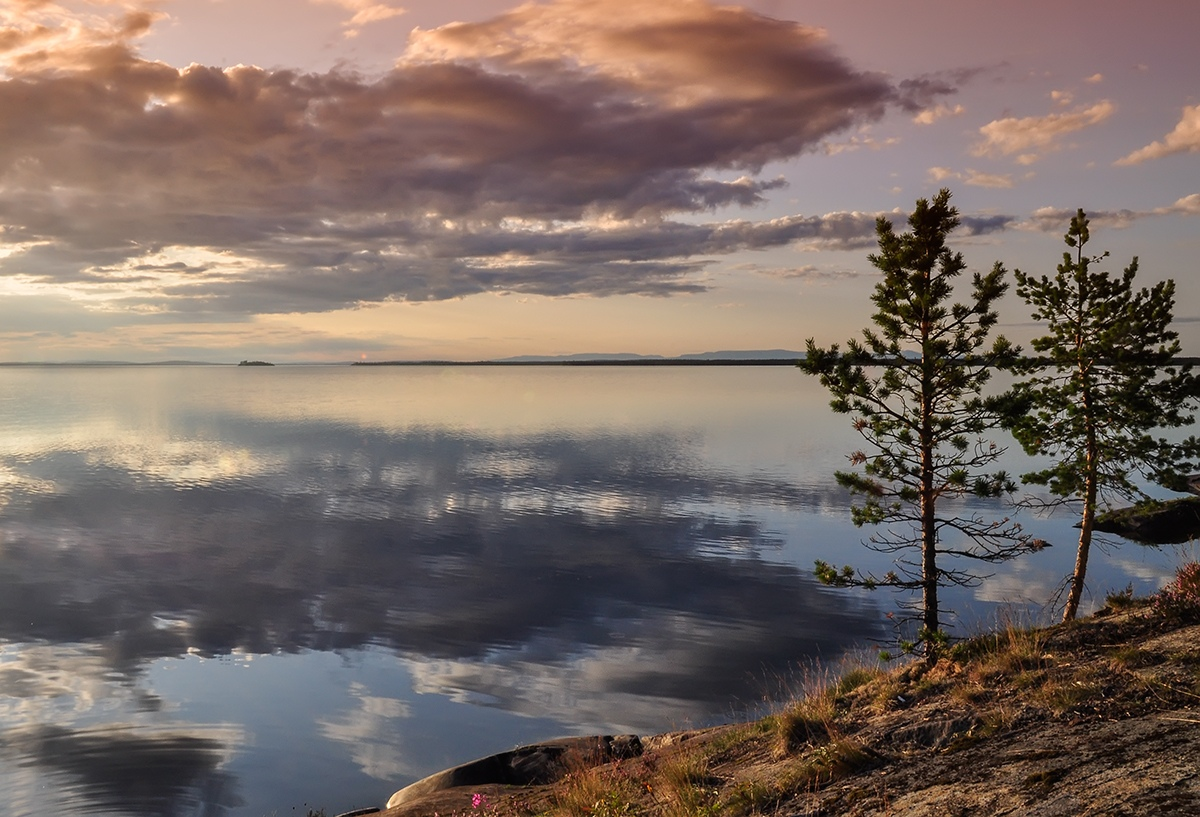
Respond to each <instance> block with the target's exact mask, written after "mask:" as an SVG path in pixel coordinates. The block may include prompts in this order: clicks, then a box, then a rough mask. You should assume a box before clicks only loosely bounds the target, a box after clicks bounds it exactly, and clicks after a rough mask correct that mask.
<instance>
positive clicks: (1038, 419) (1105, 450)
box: [1009, 210, 1200, 621]
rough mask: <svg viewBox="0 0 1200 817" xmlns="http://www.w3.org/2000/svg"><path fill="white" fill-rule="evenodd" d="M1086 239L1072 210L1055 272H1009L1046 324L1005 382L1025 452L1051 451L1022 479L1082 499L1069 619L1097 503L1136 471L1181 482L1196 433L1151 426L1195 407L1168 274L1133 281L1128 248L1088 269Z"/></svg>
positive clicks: (1084, 224)
mask: <svg viewBox="0 0 1200 817" xmlns="http://www.w3.org/2000/svg"><path fill="white" fill-rule="evenodd" d="M1089 238H1090V236H1089V233H1088V219H1087V217H1086V215H1085V214H1084V212H1083V210H1080V211H1079V212H1078V213H1077V214H1076V215H1075V217H1074V218H1072V219H1071V226H1070V228H1069V229H1068V230H1067V234H1066V236H1065V239H1066V243H1067V246H1068V247H1070V250H1068V251H1067V252H1064V253H1063V260H1062V263H1061V264H1059V265H1058V272H1057V274H1056V275H1054V276H1053V277H1047V276H1044V275H1043V276H1041V277H1035V276H1032V275H1026V274H1025V273H1023V272H1021V271H1020V270H1016V271H1015V273H1014V274H1015V277H1016V279H1017V294H1019V295H1020V296H1021V297H1022V298H1024V299H1025V301H1026V303H1028V304H1029V305H1030V306H1031V307H1032V308H1033V318H1034V320H1038V321H1045V323H1046V324H1047V334H1045V335H1043V336H1042V337H1039V338H1037V339H1036V340H1034V341H1033V343H1032V344H1031V345H1032V347H1033V350H1034V351H1035V352H1039V353H1042V355H1043V357H1042V358H1041V359H1034V360H1027V361H1022V363H1021V364H1019V366H1018V371H1019V372H1021V373H1022V374H1024V375H1027V378H1026V379H1025V380H1024V381H1022V382H1019V383H1018V384H1017V385H1016V386H1014V388H1013V390H1012V392H1011V396H1012V398H1013V407H1012V416H1011V418H1010V420H1009V424H1010V425H1011V428H1012V431H1013V436H1015V437H1016V438H1017V440H1018V441H1019V442H1020V443H1021V446H1022V447H1023V448H1024V449H1025V451H1026V452H1027V453H1029V454H1034V455H1045V456H1049V457H1051V458H1053V459H1055V460H1056V461H1055V463H1054V464H1053V465H1051V466H1049V467H1047V468H1044V469H1042V470H1040V471H1035V472H1033V473H1030V474H1025V475H1024V476H1023V477H1022V479H1023V480H1024V481H1025V482H1027V483H1031V484H1035V485H1045V486H1047V487H1048V488H1049V490H1050V492H1051V494H1053V495H1055V496H1057V497H1060V498H1061V499H1062V500H1064V501H1070V502H1075V503H1078V504H1079V505H1080V517H1081V518H1080V525H1079V545H1078V548H1077V550H1076V558H1075V569H1074V572H1073V573H1072V575H1071V577H1070V579H1069V585H1068V590H1067V600H1066V605H1065V607H1064V609H1063V620H1064V621H1069V620H1070V619H1073V618H1075V615H1076V613H1077V612H1078V611H1079V604H1080V601H1081V600H1082V598H1083V591H1084V582H1085V579H1086V576H1087V565H1088V555H1089V551H1090V549H1091V544H1092V534H1093V530H1094V528H1095V521H1096V512H1097V508H1098V507H1099V506H1100V505H1101V504H1107V503H1108V502H1110V501H1111V500H1112V499H1114V498H1117V497H1120V498H1124V499H1130V500H1132V499H1137V498H1141V497H1143V496H1144V493H1143V491H1142V490H1141V489H1140V487H1139V486H1138V484H1137V482H1135V478H1136V477H1137V476H1138V475H1139V474H1140V475H1141V476H1142V477H1143V478H1146V479H1150V480H1152V481H1155V482H1158V483H1161V484H1164V485H1168V486H1174V485H1178V484H1179V483H1180V482H1181V480H1182V475H1183V473H1184V472H1186V471H1187V470H1190V469H1192V468H1193V467H1194V466H1193V463H1191V462H1188V461H1187V459H1188V458H1189V457H1194V456H1196V455H1197V453H1198V450H1200V447H1198V445H1197V441H1196V440H1195V438H1189V439H1188V440H1185V441H1183V442H1181V443H1174V444H1173V443H1170V442H1168V441H1167V440H1165V439H1163V438H1161V437H1158V436H1155V435H1153V434H1152V433H1151V432H1152V431H1154V430H1155V429H1159V428H1177V427H1180V426H1184V425H1188V424H1190V423H1191V422H1192V421H1193V420H1192V412H1193V411H1194V410H1195V407H1196V395H1197V381H1196V378H1195V377H1194V376H1193V375H1192V373H1191V367H1189V366H1177V365H1175V364H1174V362H1173V361H1174V358H1175V357H1176V355H1177V354H1178V353H1179V340H1178V335H1177V334H1176V333H1175V332H1173V331H1171V328H1170V326H1171V320H1172V310H1173V309H1174V304H1175V282H1174V281H1170V280H1168V281H1163V282H1161V283H1158V284H1155V285H1154V286H1152V287H1150V288H1148V289H1146V288H1143V289H1139V290H1135V289H1134V283H1133V282H1134V278H1135V276H1136V275H1137V271H1138V260H1137V258H1134V259H1133V261H1132V263H1130V265H1129V266H1128V267H1126V268H1125V271H1124V273H1123V274H1122V275H1121V276H1120V277H1119V278H1116V277H1112V276H1110V275H1109V274H1108V273H1107V272H1097V271H1093V269H1092V265H1093V264H1097V263H1098V262H1099V261H1101V260H1102V259H1103V258H1105V257H1106V256H1107V255H1108V253H1104V255H1101V256H1097V257H1090V256H1088V255H1087V253H1086V252H1085V249H1084V247H1085V245H1086V244H1087V243H1088V240H1089Z"/></svg>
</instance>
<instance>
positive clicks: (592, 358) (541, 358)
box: [491, 349, 804, 363]
mask: <svg viewBox="0 0 1200 817" xmlns="http://www.w3.org/2000/svg"><path fill="white" fill-rule="evenodd" d="M802 357H804V353H803V352H793V351H789V350H787V349H765V350H738V351H732V350H730V351H721V352H699V353H695V354H689V355H680V356H679V357H663V356H662V355H638V354H633V353H630V352H618V353H614V354H605V353H599V352H584V353H581V354H574V355H518V356H517V357H505V358H500V359H497V360H493V361H491V362H492V363H589V362H597V361H612V362H615V363H630V362H635V361H639V360H663V361H671V360H798V359H800V358H802Z"/></svg>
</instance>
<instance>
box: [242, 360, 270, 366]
mask: <svg viewBox="0 0 1200 817" xmlns="http://www.w3.org/2000/svg"><path fill="white" fill-rule="evenodd" d="M238 365H239V366H274V365H275V364H274V363H268V362H267V361H265V360H243V361H242V362H241V363H239V364H238Z"/></svg>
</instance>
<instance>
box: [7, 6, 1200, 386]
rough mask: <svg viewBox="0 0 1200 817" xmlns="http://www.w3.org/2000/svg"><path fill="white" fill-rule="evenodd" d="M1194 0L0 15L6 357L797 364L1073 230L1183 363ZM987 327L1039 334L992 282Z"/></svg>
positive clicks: (1045, 253) (1196, 65)
mask: <svg viewBox="0 0 1200 817" xmlns="http://www.w3.org/2000/svg"><path fill="white" fill-rule="evenodd" d="M1198 32H1200V3H1198V2H1195V0H1148V1H1147V2H1143V3H1130V2H1125V0H1087V2H1083V0H1060V1H1059V2H1053V3H1046V2H1044V0H1037V2H1031V1H1029V0H1009V2H1005V3H964V2H961V0H906V2H892V3H883V2H878V3H877V2H867V1H866V0H754V2H745V3H741V4H729V5H715V4H712V3H709V2H706V1H705V0H654V1H653V2H637V0H546V1H545V2H534V3H526V4H524V5H518V4H516V3H513V2H503V1H501V0H437V2H433V0H396V1H395V2H392V0H62V1H61V2H52V1H51V0H0V361H67V360H81V359H108V360H130V361H154V360H166V359H192V360H209V361H236V360H239V359H242V358H264V359H268V360H274V361H276V362H286V361H346V360H360V359H367V360H392V359H430V358H437V359H451V360H474V359H483V358H498V357H506V356H511V355H522V354H571V353H580V352H610V353H612V352H638V353H643V354H660V355H678V354H684V353H690V352H703V351H711V350H718V349H770V348H789V349H799V348H802V347H803V344H804V340H805V338H807V337H809V336H814V337H816V338H817V340H818V341H819V342H822V343H829V342H837V341H844V340H845V339H846V338H848V337H849V336H851V335H853V334H856V333H857V331H858V329H860V328H861V327H863V326H865V325H866V324H867V322H868V320H869V315H870V313H871V311H872V310H871V305H870V303H869V302H868V297H869V293H870V290H871V287H872V285H873V283H874V281H875V278H874V275H873V269H872V267H871V266H870V264H869V263H868V261H867V258H866V256H867V254H868V253H869V252H870V251H871V249H872V247H873V245H874V238H873V230H874V220H875V218H876V216H877V215H879V214H889V217H891V218H894V220H896V221H897V222H898V223H899V222H902V221H903V219H904V217H905V213H906V212H907V209H908V208H910V207H911V206H912V203H913V201H914V200H915V199H917V198H918V197H927V196H932V195H934V194H936V192H937V190H938V189H939V188H940V187H943V186H947V187H950V188H951V189H952V190H953V191H954V201H955V203H956V204H957V206H958V207H959V209H960V211H961V212H962V215H963V226H962V227H961V228H960V230H959V232H958V233H957V234H956V237H955V241H954V244H955V246H956V247H957V248H958V249H961V250H962V251H963V252H964V253H965V255H966V257H967V260H968V262H969V263H970V265H971V266H972V267H973V268H975V269H986V268H989V267H990V266H991V264H992V263H993V262H994V261H996V260H1000V261H1002V262H1003V263H1004V264H1005V265H1006V266H1008V267H1009V268H1010V269H1011V268H1013V267H1017V268H1020V269H1022V270H1024V271H1026V272H1046V273H1050V272H1053V270H1054V266H1055V265H1056V264H1057V263H1058V261H1059V260H1060V258H1061V254H1062V251H1063V249H1064V245H1063V244H1062V234H1063V233H1064V232H1065V230H1066V228H1067V225H1068V222H1069V219H1070V216H1071V215H1072V214H1073V213H1074V211H1075V209H1076V208H1078V207H1083V208H1085V209H1086V210H1087V211H1088V212H1089V213H1090V214H1091V215H1092V219H1093V220H1092V245H1090V246H1092V247H1094V249H1095V251H1096V252H1097V253H1099V252H1102V251H1104V250H1108V251H1110V252H1111V253H1112V255H1111V257H1110V258H1109V259H1108V260H1107V261H1106V263H1108V264H1109V266H1110V268H1111V269H1112V270H1113V271H1119V270H1120V269H1121V268H1122V267H1124V266H1125V265H1126V264H1127V263H1128V262H1129V260H1130V258H1131V257H1132V256H1134V255H1137V256H1140V259H1141V273H1140V276H1139V280H1140V281H1141V282H1142V283H1144V284H1147V285H1148V284H1151V283H1153V282H1156V281H1158V280H1161V279H1163V278H1168V277H1169V278H1174V279H1175V280H1176V282H1177V285H1178V292H1177V305H1176V311H1175V315H1176V328H1177V329H1178V331H1179V332H1180V334H1181V337H1182V340H1183V345H1184V351H1185V352H1187V353H1190V354H1200V48H1197V46H1196V37H1197V33H1198ZM1002 329H1003V331H1004V332H1005V333H1006V334H1008V335H1009V336H1010V337H1012V338H1014V339H1015V340H1017V341H1019V342H1027V341H1028V339H1029V337H1031V336H1032V333H1034V332H1035V331H1036V327H1035V326H1034V325H1032V324H1031V323H1030V322H1029V320H1028V311H1027V309H1026V308H1025V306H1024V305H1023V304H1022V303H1020V302H1019V301H1018V300H1017V299H1015V298H1009V299H1007V300H1006V301H1005V303H1004V304H1003V314H1002Z"/></svg>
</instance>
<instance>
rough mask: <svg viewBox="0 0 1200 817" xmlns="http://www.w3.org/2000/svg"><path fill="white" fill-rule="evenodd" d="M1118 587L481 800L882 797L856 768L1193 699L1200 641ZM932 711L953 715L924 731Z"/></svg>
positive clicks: (702, 816)
mask: <svg viewBox="0 0 1200 817" xmlns="http://www.w3.org/2000/svg"><path fill="white" fill-rule="evenodd" d="M1192 589H1193V588H1192V587H1191V586H1187V587H1185V588H1184V591H1185V592H1189V593H1190V592H1191V591H1192ZM1197 593H1198V594H1200V590H1198V591H1197ZM1119 595H1120V596H1121V597H1122V598H1121V600H1120V601H1118V602H1117V605H1124V610H1125V612H1123V613H1115V612H1113V611H1112V610H1111V609H1110V610H1109V611H1108V612H1107V613H1105V614H1103V615H1102V616H1100V617H1097V618H1096V619H1095V620H1094V621H1093V622H1092V623H1090V624H1085V623H1080V624H1077V625H1057V626H1054V627H1050V628H1030V627H1020V626H1016V625H1015V624H1007V625H1005V626H1003V627H1001V628H1000V629H998V630H997V631H996V632H993V633H987V634H984V635H981V636H979V637H977V638H973V639H970V640H968V641H964V642H962V643H960V644H957V645H955V646H954V647H952V648H950V649H948V650H947V651H946V653H945V655H944V656H943V658H942V659H941V660H940V661H939V662H938V663H937V664H935V665H933V666H928V665H926V664H924V663H923V662H916V663H913V664H909V665H907V666H902V667H896V668H893V669H890V670H886V669H884V668H881V667H880V666H878V665H872V664H867V663H865V662H862V661H860V662H858V663H852V664H850V665H848V666H846V667H844V668H843V669H842V671H840V672H838V673H836V674H834V673H832V672H830V673H828V674H827V675H820V674H819V673H817V672H816V671H814V672H812V673H810V674H809V675H808V676H807V677H806V678H805V680H806V681H807V683H806V684H805V685H804V689H805V692H804V694H802V695H800V696H798V697H797V698H796V699H795V700H794V701H792V702H791V703H789V704H788V705H786V706H785V707H784V708H782V709H781V711H779V712H777V713H776V714H774V715H771V716H768V717H767V718H764V719H762V720H759V721H755V722H753V723H747V724H740V725H736V726H730V727H722V728H718V729H715V730H707V731H701V732H696V733H687V734H684V735H682V736H678V737H675V738H674V739H672V740H669V741H665V742H663V743H660V744H658V745H655V746H653V747H652V748H651V749H650V750H648V752H647V753H646V754H645V755H643V756H642V757H641V758H635V759H630V760H625V761H621V762H617V763H610V764H607V765H604V766H600V767H597V768H591V769H579V770H576V771H574V772H572V773H571V774H570V775H568V776H567V778H566V779H565V780H563V781H561V782H560V783H559V784H558V785H556V786H555V787H553V791H552V794H551V795H550V796H549V798H543V799H541V800H538V801H536V802H534V803H533V804H532V805H530V806H527V807H525V808H523V809H522V808H513V807H511V804H512V803H515V802H517V801H515V800H513V801H510V802H509V804H503V803H501V802H499V801H496V805H495V806H493V807H492V809H491V814H492V815H495V817H504V815H509V814H512V815H515V817H621V816H622V815H634V816H636V817H757V816H759V815H775V814H782V813H788V814H792V813H807V808H808V806H809V805H811V806H813V808H824V807H825V806H823V805H821V804H828V802H829V799H830V798H831V797H832V798H834V799H836V798H839V797H841V798H844V799H845V802H844V803H843V805H844V806H846V807H856V806H853V803H860V804H861V803H863V802H866V800H870V801H871V802H872V803H876V804H885V801H886V799H887V798H886V796H885V795H886V792H882V790H880V791H876V789H875V788H872V786H873V785H874V784H873V783H871V781H872V780H876V779H875V778H869V779H868V778H866V777H864V776H862V775H861V774H860V773H861V772H862V771H864V770H865V769H869V768H872V767H875V766H879V765H890V764H893V763H897V762H899V761H900V759H902V758H907V757H911V756H913V755H914V754H920V753H922V752H925V753H930V754H938V753H947V752H957V751H960V750H967V749H971V748H972V747H977V746H978V745H979V744H980V742H981V741H987V740H991V739H993V738H996V737H998V736H1003V735H1011V734H1012V733H1013V730H1021V729H1024V728H1026V727H1031V726H1036V725H1042V724H1045V722H1046V721H1047V720H1054V719H1059V720H1062V721H1063V722H1078V721H1079V720H1080V719H1085V720H1086V719H1093V718H1095V719H1100V720H1111V719H1113V718H1120V717H1129V716H1131V713H1134V714H1136V713H1138V712H1141V713H1146V712H1150V711H1153V708H1154V707H1155V706H1178V705H1179V702H1180V701H1185V702H1186V703H1188V704H1190V703H1192V699H1195V701H1200V686H1197V687H1195V689H1193V685H1195V684H1196V672H1195V669H1196V667H1198V666H1200V649H1196V648H1194V645H1193V641H1192V640H1190V639H1187V638H1184V637H1183V633H1182V632H1181V633H1180V636H1179V637H1178V638H1176V639H1175V640H1164V639H1168V638H1169V637H1170V634H1168V635H1161V636H1160V635H1159V624H1158V622H1160V621H1162V619H1159V618H1154V616H1155V615H1156V614H1155V607H1154V605H1152V604H1149V603H1146V602H1144V601H1137V600H1129V601H1128V603H1127V602H1126V600H1125V599H1124V598H1123V597H1124V595H1125V594H1119ZM1110 604H1111V600H1110ZM1117 605H1112V606H1113V607H1116V606H1117ZM1148 634H1154V637H1155V641H1154V643H1147V636H1148ZM938 724H963V725H959V726H954V727H953V728H950V729H949V731H947V732H944V733H939V732H936V729H934V730H933V731H930V727H931V726H932V727H937V726H938ZM922 730H925V731H922ZM897 735H907V736H909V737H901V738H897ZM897 740H900V741H901V742H900V743H897V742H896V741H897ZM903 741H909V742H907V743H905V742H903ZM922 741H925V742H922ZM880 779H883V778H880ZM892 779H893V778H892V776H891V775H889V776H888V777H887V778H886V780H887V781H891V780H892ZM837 781H843V782H842V784H841V785H835V786H831V784H834V783H836V782H837ZM876 782H878V781H876ZM1058 784H1059V781H1058V780H1057V779H1056V778H1054V776H1053V774H1051V773H1046V774H1039V773H1036V772H1032V773H1030V775H1029V776H1028V777H1027V778H1025V779H1023V783H1022V785H1023V787H1024V789H1025V790H1026V791H1028V792H1032V793H1039V792H1045V791H1049V790H1051V789H1053V788H1054V787H1055V786H1057V785H1058ZM881 792H882V793H881ZM855 798H858V799H855ZM881 798H882V799H881ZM852 801H853V802H852ZM802 806H803V807H802ZM831 813H838V812H831ZM471 817H481V816H480V815H474V814H473V815H472V816H471Z"/></svg>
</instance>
